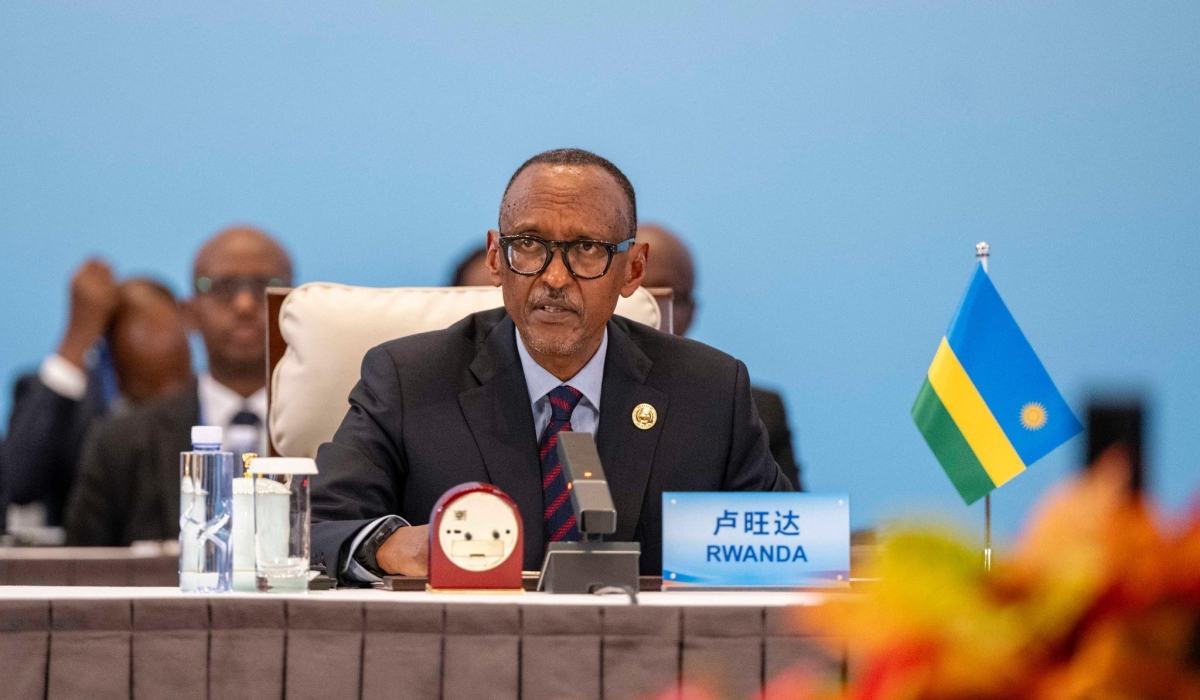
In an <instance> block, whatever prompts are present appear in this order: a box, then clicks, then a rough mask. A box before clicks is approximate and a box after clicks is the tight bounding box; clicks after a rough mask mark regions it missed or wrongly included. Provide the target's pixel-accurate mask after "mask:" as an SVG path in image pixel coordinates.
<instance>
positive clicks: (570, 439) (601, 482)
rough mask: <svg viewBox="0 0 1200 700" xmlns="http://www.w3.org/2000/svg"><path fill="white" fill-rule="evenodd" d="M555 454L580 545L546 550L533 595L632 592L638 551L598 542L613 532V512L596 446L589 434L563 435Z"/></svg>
mask: <svg viewBox="0 0 1200 700" xmlns="http://www.w3.org/2000/svg"><path fill="white" fill-rule="evenodd" d="M557 449H558V459H559V464H561V465H562V468H563V475H564V476H565V477H566V480H567V493H569V494H570V495H571V507H572V508H574V509H575V523H576V525H577V526H578V527H579V532H580V534H581V535H583V541H582V542H551V543H549V544H548V545H547V546H546V558H545V559H543V560H542V574H541V576H540V577H538V590H539V591H546V592H547V593H593V592H596V591H600V590H605V589H609V588H613V587H616V588H619V589H621V590H624V591H631V592H636V591H637V589H638V563H639V559H640V557H641V552H642V550H641V547H640V546H639V545H638V543H637V542H604V541H602V539H603V536H604V535H611V534H613V533H615V532H616V531H617V509H616V506H614V505H613V500H612V492H610V491H609V490H608V480H607V479H605V477H604V468H603V467H602V466H600V453H599V452H597V451H596V441H595V440H594V439H593V438H592V436H591V435H590V434H589V433H576V432H572V431H569V430H568V431H563V432H561V433H559V434H558V447H557ZM633 517H635V518H636V517H637V514H636V513H635V514H634V516H633Z"/></svg>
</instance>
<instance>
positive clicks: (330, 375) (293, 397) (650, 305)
mask: <svg viewBox="0 0 1200 700" xmlns="http://www.w3.org/2000/svg"><path fill="white" fill-rule="evenodd" d="M267 300H268V305H267V311H268V334H267V336H268V337H267V343H268V364H269V366H270V369H269V372H270V375H269V379H270V381H269V384H268V386H269V389H268V407H267V426H268V431H269V434H270V436H271V443H272V452H273V453H274V454H279V455H282V456H286V457H315V456H316V453H317V448H318V447H319V446H320V445H321V443H323V442H328V441H329V440H330V439H331V438H332V437H333V433H334V432H335V431H336V430H337V427H338V425H340V424H341V422H342V418H343V417H344V416H345V415H346V410H347V409H348V408H349V403H348V397H349V395H350V390H351V389H353V388H354V384H355V383H356V382H357V381H358V378H359V371H360V368H361V365H362V358H363V356H364V355H366V353H367V351H368V350H370V349H371V348H373V347H375V346H376V345H379V344H380V343H383V342H386V341H388V340H391V339H393V338H401V337H404V336H407V335H412V334H414V333H423V332H425V331H433V330H440V329H442V328H447V327H449V326H451V325H453V324H454V323H455V322H456V321H459V320H461V319H463V318H465V317H466V316H468V315H470V314H472V313H475V312H476V311H483V310H486V309H494V308H497V307H500V306H503V305H504V300H503V297H502V296H501V291H500V289H499V288H497V287H402V288H396V289H374V288H369V287H348V286H345V285H341V284H330V283H326V282H313V283H310V284H305V285H302V286H300V287H297V288H295V289H293V290H271V291H269V292H268V297H267ZM660 303H661V302H660V300H658V299H656V298H655V295H654V294H652V293H651V292H650V291H648V290H646V289H638V290H637V291H636V292H634V294H633V295H632V296H630V297H629V298H628V299H625V298H622V299H621V300H620V301H619V302H618V303H617V310H616V313H618V314H620V315H621V316H625V317H627V318H630V319H632V320H634V321H638V322H640V323H644V324H646V325H648V326H652V327H654V328H660V329H661V328H662V327H663V321H664V318H663V317H664V314H663V312H662V310H661V309H660ZM667 308H668V309H669V300H668V306H667ZM276 309H278V311H276ZM272 321H277V328H276V327H275V324H274V323H272ZM666 330H668V332H669V328H667V329H666ZM281 350H282V356H281V357H280V356H279V352H280V351H281ZM276 359H277V362H276V361H275V360H276Z"/></svg>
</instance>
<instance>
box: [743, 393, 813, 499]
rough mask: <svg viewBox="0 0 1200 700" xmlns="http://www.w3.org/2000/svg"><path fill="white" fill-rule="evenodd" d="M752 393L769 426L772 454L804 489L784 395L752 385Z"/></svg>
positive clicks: (789, 477)
mask: <svg viewBox="0 0 1200 700" xmlns="http://www.w3.org/2000/svg"><path fill="white" fill-rule="evenodd" d="M750 395H751V396H753V397H754V407H755V408H757V409H758V417H759V418H762V422H763V425H765V426H766V427H767V439H768V440H769V442H770V444H771V456H772V457H774V458H775V463H776V464H778V465H779V469H780V470H781V471H782V472H783V475H784V476H786V477H787V478H788V481H790V482H792V486H795V487H796V490H797V491H803V490H804V484H803V483H801V474H800V463H799V462H797V461H796V455H795V452H793V451H792V431H791V429H790V428H788V420H787V410H786V409H785V408H784V407H783V397H782V396H780V395H779V394H777V393H775V392H773V391H770V390H768V389H763V388H760V387H756V386H752V387H750Z"/></svg>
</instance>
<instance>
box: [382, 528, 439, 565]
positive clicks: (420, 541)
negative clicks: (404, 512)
mask: <svg viewBox="0 0 1200 700" xmlns="http://www.w3.org/2000/svg"><path fill="white" fill-rule="evenodd" d="M375 563H376V564H378V565H379V568H381V569H383V570H384V571H386V572H387V573H389V574H400V575H401V576H427V575H429V526H428V525H412V526H409V527H402V528H400V529H399V530H396V531H395V532H393V533H392V535H391V536H390V537H388V538H387V539H386V540H384V541H383V544H382V545H380V547H379V549H378V550H376V552H375Z"/></svg>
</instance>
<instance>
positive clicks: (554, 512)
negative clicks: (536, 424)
mask: <svg viewBox="0 0 1200 700" xmlns="http://www.w3.org/2000/svg"><path fill="white" fill-rule="evenodd" d="M547 396H548V397H549V398H550V424H549V425H547V426H546V429H545V430H544V431H542V439H541V440H539V441H538V455H540V456H541V460H542V505H543V507H544V510H543V513H542V534H543V536H544V539H543V541H544V542H547V543H549V542H559V541H562V540H566V541H569V542H578V541H579V528H578V527H576V526H575V510H574V509H573V508H572V507H571V499H570V497H569V496H570V492H569V491H568V490H567V477H566V475H565V474H563V468H562V464H561V463H560V462H559V459H558V450H556V449H554V448H555V447H556V446H557V445H558V434H559V433H560V432H562V431H564V430H570V429H571V413H572V412H573V411H574V410H575V407H576V406H577V405H579V400H580V399H581V398H583V394H581V393H579V390H578V389H576V388H575V387H571V386H565V385H564V386H560V387H556V388H555V389H553V390H552V391H551V392H550V393H549V394H547Z"/></svg>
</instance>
